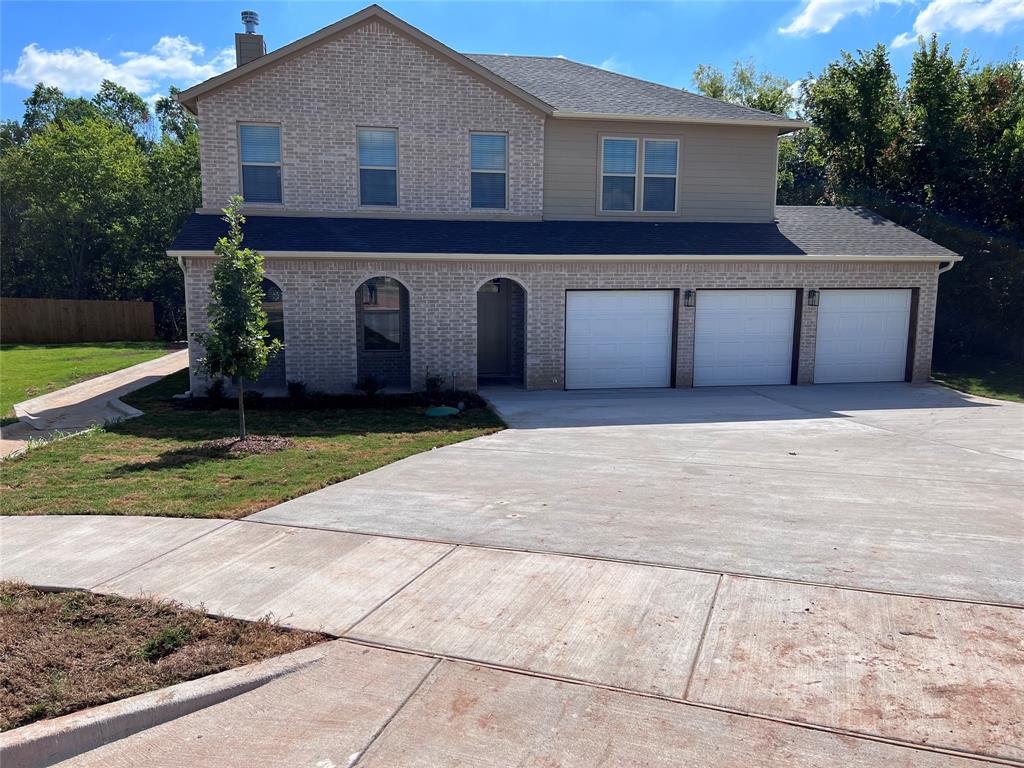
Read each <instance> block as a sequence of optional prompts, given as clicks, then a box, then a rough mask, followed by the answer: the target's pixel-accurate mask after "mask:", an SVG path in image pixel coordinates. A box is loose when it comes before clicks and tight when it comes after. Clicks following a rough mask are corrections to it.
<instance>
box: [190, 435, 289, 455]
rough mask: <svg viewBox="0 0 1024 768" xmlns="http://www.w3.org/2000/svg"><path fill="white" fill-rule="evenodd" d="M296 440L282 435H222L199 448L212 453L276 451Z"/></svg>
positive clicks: (287, 446)
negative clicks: (240, 438)
mask: <svg viewBox="0 0 1024 768" xmlns="http://www.w3.org/2000/svg"><path fill="white" fill-rule="evenodd" d="M293 445H295V443H294V442H292V441H291V440H289V439H288V438H287V437H281V436H280V435H248V436H247V437H246V438H245V440H239V439H238V438H237V437H222V438H221V439H220V440H210V441H208V442H205V443H202V444H200V446H199V450H200V451H203V452H205V453H211V454H225V453H246V454H254V453H274V452H276V451H283V450H284V449H285V448H291V447H292V446H293Z"/></svg>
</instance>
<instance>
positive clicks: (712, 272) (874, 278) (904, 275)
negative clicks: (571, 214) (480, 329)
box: [185, 258, 938, 394]
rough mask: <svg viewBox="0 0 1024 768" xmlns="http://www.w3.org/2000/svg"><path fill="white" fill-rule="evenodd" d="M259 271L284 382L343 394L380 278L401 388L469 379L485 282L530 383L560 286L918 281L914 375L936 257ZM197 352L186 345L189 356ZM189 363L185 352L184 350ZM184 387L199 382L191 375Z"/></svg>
mask: <svg viewBox="0 0 1024 768" xmlns="http://www.w3.org/2000/svg"><path fill="white" fill-rule="evenodd" d="M211 267H212V261H211V260H209V259H202V258H192V259H188V260H187V263H186V278H185V284H186V295H187V299H188V324H189V333H190V336H191V334H192V333H194V332H196V331H201V330H204V329H205V326H206V310H205V307H206V304H207V303H208V302H209V295H208V285H209V282H210V277H211ZM266 270H267V277H269V278H270V279H272V280H273V281H274V282H275V283H277V284H278V285H279V286H281V288H282V291H283V293H284V317H285V340H286V343H287V345H288V354H287V357H286V359H285V364H286V366H287V369H288V370H287V378H288V380H289V381H292V380H301V381H304V382H306V384H307V386H308V387H309V388H310V389H313V390H321V391H344V390H348V389H349V388H350V387H351V386H352V383H353V382H354V381H355V379H356V377H357V370H358V366H357V357H358V355H357V338H358V333H357V327H358V326H357V319H356V305H355V301H353V296H354V292H355V290H356V288H357V287H358V286H359V285H361V284H362V283H363V281H365V280H366V279H367V278H370V277H374V276H378V275H386V276H390V277H394V278H396V279H398V280H399V281H401V282H402V284H403V285H405V287H406V289H407V290H408V307H409V340H410V349H409V355H410V369H411V379H412V380H411V386H412V387H414V388H421V387H422V386H423V382H424V379H425V378H426V376H427V375H432V374H436V375H441V376H444V377H445V379H446V380H449V381H450V380H451V376H452V374H453V373H454V375H455V380H456V384H457V386H459V387H461V388H466V389H472V388H475V386H476V291H477V289H478V288H479V286H480V285H481V284H483V283H484V282H485V281H487V280H491V279H493V278H496V277H507V278H511V279H513V280H516V281H517V282H518V283H519V284H520V285H522V286H523V287H524V288H525V289H526V307H525V315H526V325H527V339H526V382H527V386H528V387H530V388H533V389H545V388H548V389H550V388H555V389H560V388H561V387H562V386H564V379H563V359H564V352H565V291H566V290H567V289H593V288H622V289H629V288H661V289H676V290H679V291H680V292H682V291H683V290H685V289H687V288H695V289H698V290H700V289H707V288H803V289H805V290H804V293H805V295H806V292H807V290H809V289H812V288H817V289H821V288H918V289H919V300H918V326H917V333H916V339H915V350H914V372H913V377H914V380H915V381H926V380H927V378H928V375H929V372H930V369H931V351H932V331H933V328H934V324H935V293H936V288H937V285H938V272H937V265H935V264H920V265H915V264H864V263H847V264H834V263H821V262H818V263H814V262H809V263H804V264H799V263H764V264H744V263H735V264H711V263H693V262H683V263H571V262H531V263H515V262H509V263H489V262H425V261H408V262H402V261H370V260H367V261H356V260H342V259H292V258H288V259H283V258H268V259H267V260H266ZM694 312H695V310H694V309H693V308H687V307H683V306H680V308H679V325H678V328H677V332H676V335H677V350H676V383H677V386H680V387H687V386H690V385H691V384H692V381H693V329H694ZM816 328H817V310H816V309H815V308H814V307H808V306H806V304H805V305H804V306H803V312H802V320H801V330H800V356H799V361H798V380H799V382H800V383H809V382H810V381H812V379H813V375H814V343H815V331H816ZM200 352H201V350H198V349H196V348H195V344H194V342H193V354H194V355H196V354H199V353H200ZM193 359H196V358H195V357H194V358H193ZM193 391H194V392H196V393H197V394H201V393H202V392H203V383H202V382H201V381H200V380H198V379H196V378H193Z"/></svg>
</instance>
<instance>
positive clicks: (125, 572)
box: [88, 517, 234, 592]
mask: <svg viewBox="0 0 1024 768" xmlns="http://www.w3.org/2000/svg"><path fill="white" fill-rule="evenodd" d="M166 519H168V520H173V519H176V518H170V517H169V518H166ZM232 522H234V521H233V520H224V521H223V523H221V524H220V525H218V526H217V527H215V528H211V529H210V530H208V531H203V532H202V533H200V534H199V535H198V536H195V537H193V538H191V539H189V540H188V541H183V542H181V543H180V544H178V545H177V546H174V547H171V548H170V549H168V550H167V551H166V552H161V553H160V554H159V555H154V556H153V557H151V558H149V560H146V561H145V562H142V563H139V564H138V565H133V566H132V567H131V568H127V569H125V570H123V571H121V572H120V573H116V574H114V575H113V576H110V577H108V578H105V579H103V580H102V581H99V582H97V583H96V584H94V585H93V586H91V587H88V590H89V591H90V592H99V591H100V590H99V588H100V587H101V586H103V585H104V584H106V583H107V582H110V581H115V580H116V579H120V578H122V577H123V576H127V575H128V574H130V573H134V572H135V571H137V570H139V569H140V568H144V567H145V566H147V565H150V564H152V563H155V562H156V561H157V560H159V559H160V558H163V557H167V555H170V554H171V553H173V552H177V551H178V550H179V549H181V548H182V547H187V546H188V545H190V544H193V543H195V542H197V541H199V540H200V539H202V538H204V537H206V536H209V535H210V534H211V533H215V532H216V531H219V530H220V529H221V528H223V527H224V526H226V525H230V524H231V523H232Z"/></svg>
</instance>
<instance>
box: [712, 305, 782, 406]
mask: <svg viewBox="0 0 1024 768" xmlns="http://www.w3.org/2000/svg"><path fill="white" fill-rule="evenodd" d="M795 311H796V292H795V291H791V290H763V291H760V290H748V291H699V292H698V294H697V314H696V319H695V322H696V327H695V330H694V347H693V358H694V365H693V383H694V386H698V387H700V386H719V385H732V384H737V385H743V384H747V385H750V384H788V383H789V382H790V378H791V375H792V362H793V321H794V316H795Z"/></svg>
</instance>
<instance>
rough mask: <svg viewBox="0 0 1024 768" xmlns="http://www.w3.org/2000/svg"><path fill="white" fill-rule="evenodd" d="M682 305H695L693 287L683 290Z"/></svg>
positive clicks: (695, 293) (695, 294) (695, 296)
mask: <svg viewBox="0 0 1024 768" xmlns="http://www.w3.org/2000/svg"><path fill="white" fill-rule="evenodd" d="M683 306H684V307H696V306H697V292H696V291H695V290H693V288H687V289H686V290H685V291H683Z"/></svg>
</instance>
